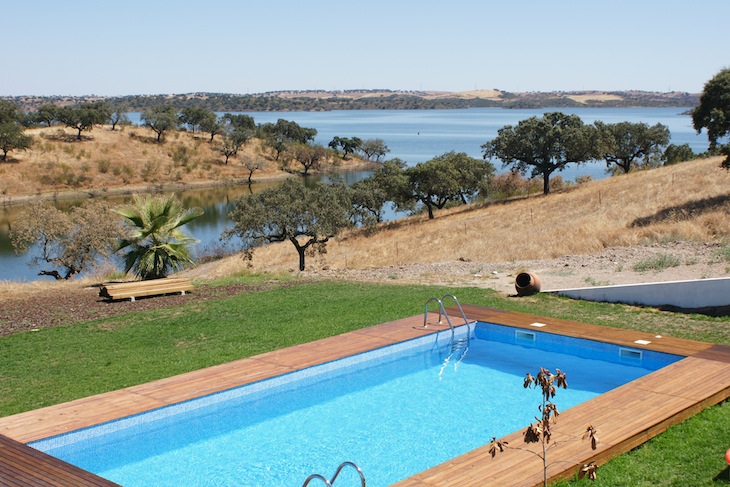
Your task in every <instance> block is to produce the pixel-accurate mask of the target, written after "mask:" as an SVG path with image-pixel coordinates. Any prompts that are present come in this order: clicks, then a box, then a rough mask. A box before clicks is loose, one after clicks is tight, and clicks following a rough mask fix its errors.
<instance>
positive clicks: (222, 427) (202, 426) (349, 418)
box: [31, 323, 681, 487]
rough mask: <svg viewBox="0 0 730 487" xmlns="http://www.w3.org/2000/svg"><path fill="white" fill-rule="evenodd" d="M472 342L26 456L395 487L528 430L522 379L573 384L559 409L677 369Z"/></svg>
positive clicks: (190, 406) (161, 475)
mask: <svg viewBox="0 0 730 487" xmlns="http://www.w3.org/2000/svg"><path fill="white" fill-rule="evenodd" d="M466 328H467V327H466V326H462V327H460V328H459V329H458V330H459V334H461V335H462V336H465V334H466ZM469 334H470V340H469V348H468V350H467V352H466V354H465V356H464V357H463V360H461V361H459V360H458V359H459V357H458V356H455V357H451V358H450V359H449V360H448V361H447V360H446V359H447V357H448V355H449V353H448V352H449V341H450V335H449V333H448V332H446V333H440V334H438V335H437V336H433V335H432V336H429V337H423V338H420V339H416V340H410V341H408V342H404V343H401V344H398V345H394V346H391V347H385V348H382V349H378V350H374V351H372V352H367V353H364V354H360V355H356V356H354V357H350V358H347V359H343V360H338V361H336V362H331V363H328V364H324V365H321V366H317V367H312V368H309V369H305V370H303V371H299V372H295V373H291V374H287V375H284V376H281V377H277V378H274V379H269V380H266V381H261V382H258V383H256V384H252V385H249V386H244V387H241V388H237V389H232V390H230V391H225V392H222V393H219V394H214V395H211V396H207V397H205V398H201V399H196V400H193V401H188V402H185V403H182V404H180V405H176V406H171V407H167V408H162V409H159V410H156V411H153V412H151V413H145V414H141V415H137V416H134V417H130V418H126V419H122V420H118V421H114V422H111V423H107V424H103V425H100V426H96V427H93V428H88V429H85V430H82V431H79V432H75V433H70V434H67V435H62V436H58V437H54V438H50V439H46V440H42V441H39V442H35V443H33V444H31V446H33V447H35V448H37V449H39V450H42V451H45V452H47V453H49V454H51V455H54V456H56V457H58V458H61V459H63V460H65V461H68V462H70V463H72V464H75V465H77V466H79V467H81V468H84V469H86V470H89V471H92V472H94V473H97V474H99V475H101V476H103V477H105V478H108V479H110V480H112V481H115V482H118V483H120V484H122V485H125V486H128V487H131V486H152V485H154V486H164V485H171V486H172V485H175V486H179V485H187V486H193V485H236V486H264V485H266V486H297V487H298V486H300V485H302V483H303V482H304V479H306V477H307V476H308V475H310V474H312V473H321V474H323V475H325V476H326V477H328V478H329V477H331V476H332V474H333V473H334V470H335V469H336V467H337V465H339V464H340V463H341V462H343V461H345V460H350V461H353V462H355V463H357V464H358V465H359V466H360V467H361V468H362V470H363V472H364V474H365V477H366V479H367V483H368V485H369V486H371V487H378V486H386V485H390V484H392V483H394V482H397V481H398V480H401V479H404V478H406V477H409V476H411V475H414V474H416V473H418V472H420V471H422V470H425V469H427V468H430V467H432V466H435V465H437V464H439V463H442V462H444V461H447V460H448V459H450V458H453V457H455V456H457V455H460V454H462V453H465V452H467V451H469V450H472V449H474V448H477V447H479V446H481V445H484V444H486V443H488V442H489V440H490V439H491V437H492V436H497V437H500V436H503V435H506V434H508V433H511V432H513V431H516V430H518V429H521V428H522V427H524V426H526V425H527V424H528V423H529V422H530V421H532V420H533V418H534V416H535V415H537V414H538V411H537V406H538V404H539V403H540V394H539V391H537V390H534V389H527V390H525V389H523V387H522V379H523V377H524V375H525V373H527V372H530V373H532V374H533V375H535V374H536V373H537V371H538V370H539V368H540V367H545V368H548V369H550V370H553V371H554V370H555V368H560V369H561V370H563V371H564V372H566V374H567V379H568V389H565V390H563V389H561V390H559V392H558V393H557V395H556V397H555V399H554V401H555V403H556V404H557V405H558V408H559V409H560V410H561V411H562V410H565V409H567V408H569V407H571V406H574V405H576V404H579V403H581V402H584V401H586V400H588V399H590V398H592V397H595V396H597V395H598V394H601V393H603V392H605V391H608V390H610V389H613V388H615V387H617V386H619V385H621V384H624V383H627V382H630V381H632V380H634V379H636V378H638V377H641V376H642V375H645V374H647V373H649V372H651V371H652V370H656V369H658V368H661V367H663V366H665V365H668V364H669V363H672V362H674V361H676V360H678V359H679V358H681V357H678V356H674V355H667V354H659V353H654V352H647V351H638V350H632V349H626V348H621V347H618V346H614V345H608V344H601V343H598V342H590V341H587V340H579V339H574V338H569V337H560V336H557V335H552V334H549V333H543V332H532V331H527V332H526V331H522V330H516V329H514V328H510V327H505V326H500V325H493V324H487V323H478V324H476V325H472V326H471V329H470V331H469ZM348 476H349V477H351V478H350V479H349V480H347V478H348ZM340 479H342V480H340ZM357 479H358V477H357V474H356V473H355V471H354V470H353V469H345V470H343V472H342V474H341V475H340V477H338V484H342V485H359V483H357Z"/></svg>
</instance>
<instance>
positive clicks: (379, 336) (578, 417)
mask: <svg viewBox="0 0 730 487" xmlns="http://www.w3.org/2000/svg"><path fill="white" fill-rule="evenodd" d="M463 307H464V311H465V312H466V314H467V316H468V318H469V319H477V320H480V321H485V322H490V323H496V324H503V325H508V326H515V327H520V328H528V329H535V328H533V327H531V326H530V325H531V324H532V323H534V322H539V323H545V324H546V325H548V326H546V327H544V328H539V329H538V330H539V331H545V332H548V333H555V334H561V335H570V336H576V337H580V338H588V339H593V340H598V341H604V342H610V343H617V344H620V345H627V346H631V347H634V348H644V349H647V350H657V351H663V352H668V353H675V354H679V355H685V356H687V357H688V358H685V359H683V360H681V361H679V362H676V363H674V364H672V365H669V366H667V367H665V368H664V369H661V370H659V371H657V372H654V373H652V374H649V375H647V376H644V377H642V378H640V379H637V380H635V381H633V382H631V383H630V384H627V385H624V386H621V387H619V388H617V389H614V390H613V391H609V392H607V393H605V394H602V395H601V396H599V397H597V398H595V399H592V400H590V401H588V402H586V403H583V404H581V405H579V406H576V407H574V408H571V409H569V410H567V411H564V412H562V413H561V415H560V419H559V424H558V425H557V426H556V430H555V438H556V439H559V438H561V435H562V437H563V438H564V439H565V441H563V442H560V444H558V446H556V447H555V448H554V450H552V451H551V454H550V455H551V457H552V458H561V460H567V464H565V463H561V466H562V467H561V469H557V468H556V469H555V470H553V469H551V470H550V475H551V476H564V475H569V474H572V473H573V472H575V471H576V469H577V468H579V466H580V464H581V463H585V462H588V461H596V462H597V463H599V464H600V463H604V462H605V461H607V460H608V459H610V458H612V457H613V456H615V455H617V454H620V453H622V452H624V451H628V450H629V449H631V448H634V447H635V446H637V445H639V444H641V443H643V442H645V441H646V440H647V439H649V438H651V437H653V436H656V435H657V434H659V433H661V432H662V431H664V430H665V429H666V428H667V427H669V426H671V425H672V424H676V423H678V422H680V421H681V420H683V419H685V418H686V417H689V416H691V415H692V414H695V413H696V412H698V411H700V410H701V409H703V408H704V407H707V406H709V405H712V404H716V403H718V402H721V401H722V400H724V399H726V398H728V397H730V347H726V346H721V345H713V344H708V343H701V342H694V341H692V340H684V339H676V338H671V337H662V338H661V339H658V338H657V337H655V336H653V335H651V334H648V333H641V332H634V331H630V330H619V329H613V328H607V327H601V326H597V325H590V324H585V323H578V322H573V321H570V320H562V319H555V318H548V317H541V316H535V315H529V314H524V313H515V312H508V311H503V310H496V309H489V308H481V307H476V306H469V305H464V306H463ZM437 316H438V315H437V314H436V313H429V314H428V327H427V328H424V327H423V315H417V316H411V317H408V318H404V319H401V320H397V321H394V322H390V323H385V324H382V325H378V326H373V327H368V328H363V329H359V330H356V331H353V332H350V333H345V334H342V335H337V336H333V337H329V338H325V339H322V340H318V341H315V342H311V343H306V344H302V345H297V346H294V347H290V348H287V349H282V350H276V351H272V352H268V353H264V354H261V355H257V356H255V357H251V358H246V359H241V360H237V361H234V362H229V363H226V364H221V365H218V366H215V367H210V368H207V369H203V370H198V371H194V372H189V373H187V374H181V375H178V376H174V377H170V378H166V379H162V380H158V381H154V382H150V383H147V384H140V385H137V386H132V387H129V388H127V389H122V390H120V391H112V392H108V393H105V394H100V395H98V396H93V397H89V398H83V399H79V400H76V401H71V402H69V403H65V404H59V405H56V406H51V407H48V408H43V409H39V410H36V411H28V412H26V413H21V414H17V415H14V416H9V417H6V418H0V434H1V435H6V436H8V437H11V438H13V439H14V440H19V442H29V441H34V440H37V439H42V438H47V437H50V436H55V435H57V434H61V433H65V432H68V431H72V430H75V429H80V428H83V427H86V426H90V425H94V424H98V423H100V422H105V421H110V420H112V419H117V418H120V417H125V416H129V415H132V414H137V413H139V412H144V411H148V410H150V409H154V408H157V407H160V406H164V405H169V404H174V403H176V402H180V401H185V400H188V399H192V398H194V397H200V396H203V395H207V394H211V393H214V392H219V391H222V390H226V389H230V388H232V387H236V386H239V385H243V384H248V383H251V382H255V381H259V380H262V379H265V378H268V377H272V376H276V375H279V374H282V373H286V372H290V371H293V370H297V369H301V368H304V367H309V366H312V365H317V364H320V363H324V362H329V361H331V360H336V359H338V358H342V357H344V356H349V355H352V354H357V353H362V352H365V351H368V350H372V349H374V348H380V347H383V346H386V345H389V344H392V343H397V342H401V341H404V340H409V339H412V338H417V337H421V336H424V335H426V334H429V333H434V332H436V331H439V330H443V329H448V324H447V323H442V324H440V325H439V324H438V323H437V321H438V318H437ZM450 316H451V317H452V318H453V317H455V316H457V314H456V313H453V310H452V312H451V314H450ZM457 321H458V320H455V318H454V319H452V322H453V323H454V324H457ZM461 321H463V320H461ZM637 339H645V340H649V341H650V342H651V343H649V344H648V345H643V346H642V345H638V344H635V343H634V340H637ZM558 406H559V401H558ZM629 411H630V413H631V414H627V413H628V412H629ZM588 423H591V424H593V425H594V426H596V427H597V428H598V429H599V438H601V443H600V444H599V448H598V449H597V450H596V451H595V452H593V451H591V450H590V448H589V447H588V445H587V443H585V442H582V441H579V439H580V436H581V435H582V434H583V432H584V431H585V428H586V426H587V425H588ZM568 438H569V439H570V440H571V441H568V440H567V439H568ZM0 439H3V437H1V436H0ZM505 439H507V440H508V441H510V443H511V444H513V445H517V444H519V445H520V446H522V445H521V443H522V433H521V431H518V432H515V433H512V434H511V435H508V436H507V437H505ZM14 440H7V441H10V442H13V441H14ZM485 440H486V439H485ZM573 440H574V441H573ZM7 441H6V443H7ZM4 444H5V443H2V442H0V467H2V469H1V471H2V472H3V473H2V475H6V476H7V477H8V479H3V478H2V477H0V483H3V482H5V483H4V484H3V485H6V484H7V485H54V484H53V483H51V484H48V483H43V482H46V481H47V479H48V478H49V477H48V476H51V477H53V478H56V479H57V478H58V477H54V476H58V475H76V473H72V474H69V473H68V467H66V466H65V464H64V463H63V462H61V461H60V460H56V459H53V460H54V461H55V462H58V463H52V464H49V463H47V462H46V461H45V459H41V460H38V458H37V455H36V454H41V453H40V452H36V451H35V450H32V449H27V447H25V446H24V445H22V444H21V443H18V442H15V443H13V447H12V448H10V449H8V448H6V447H5V446H4ZM26 449H27V450H30V452H28V451H27V450H26ZM41 455H44V454H41ZM49 458H52V457H49ZM74 468H75V467H73V468H72V469H71V470H73V469H74ZM59 469H60V470H59ZM88 475H90V476H92V477H95V476H93V474H88ZM92 477H90V478H92ZM87 481H88V480H87ZM94 481H96V480H94ZM12 482H17V483H16V484H13V483H12ZM101 482H102V483H100V484H90V483H86V484H84V483H79V484H75V483H74V485H100V486H101V485H103V486H106V485H113V484H111V483H103V482H105V481H104V480H103V479H101ZM541 482H542V464H541V461H540V460H539V458H537V457H535V456H534V455H532V454H530V453H527V452H524V451H519V450H513V449H509V450H507V451H505V452H504V453H501V454H498V456H497V457H496V458H494V459H492V458H491V456H490V455H489V453H488V452H487V448H486V446H485V447H482V448H478V449H476V450H473V451H471V452H468V453H466V454H465V455H461V456H459V457H457V458H454V459H452V460H449V461H448V462H446V463H444V464H442V465H439V466H436V467H434V468H432V469H429V470H427V471H425V472H421V473H419V474H417V475H415V476H414V477H411V478H409V479H406V480H404V481H402V482H399V483H398V484H396V485H397V486H399V487H426V486H430V487H433V486H439V487H443V486H457V485H458V486H459V487H464V486H484V485H521V486H522V485H537V484H540V483H541Z"/></svg>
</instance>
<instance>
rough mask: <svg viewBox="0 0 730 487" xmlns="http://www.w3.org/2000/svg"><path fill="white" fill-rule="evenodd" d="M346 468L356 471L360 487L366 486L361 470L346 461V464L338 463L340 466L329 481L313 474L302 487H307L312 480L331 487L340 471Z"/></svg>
mask: <svg viewBox="0 0 730 487" xmlns="http://www.w3.org/2000/svg"><path fill="white" fill-rule="evenodd" d="M347 466H349V467H352V468H354V469H355V470H357V474H358V475H359V476H360V486H361V487H366V485H365V475H364V474H363V473H362V470H361V469H360V467H358V466H357V465H356V464H355V463H353V462H350V461H346V462H342V463H340V466H339V467H337V471H335V474H334V475H333V476H332V478H331V479H330V480H327V479H326V478H325V477H324V476H322V475H320V474H318V473H313V474H312V475H310V476H309V477H307V480H305V481H304V484H302V487H307V485H309V482H310V481H312V480H314V479H317V480H321V481H322V482H324V484H325V485H326V486H327V487H332V484H334V483H335V480H337V476H338V475H340V472H341V471H342V469H343V468H345V467H347Z"/></svg>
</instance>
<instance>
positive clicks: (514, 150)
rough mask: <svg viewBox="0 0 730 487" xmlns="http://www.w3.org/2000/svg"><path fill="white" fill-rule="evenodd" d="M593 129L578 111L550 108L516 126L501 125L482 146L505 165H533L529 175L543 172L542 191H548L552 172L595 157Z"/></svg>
mask: <svg viewBox="0 0 730 487" xmlns="http://www.w3.org/2000/svg"><path fill="white" fill-rule="evenodd" d="M594 132H595V129H594V128H593V127H591V126H587V125H585V124H584V123H583V121H581V119H580V117H578V116H577V115H566V114H564V113H561V112H551V113H546V114H545V115H544V116H543V117H541V118H537V117H530V118H528V119H526V120H522V121H521V122H519V123H518V124H517V126H516V127H513V126H511V125H507V126H504V127H502V128H501V129H499V130H498V131H497V137H496V138H494V139H493V140H491V141H489V142H487V143H486V144H484V145H482V150H483V151H484V158H485V159H486V158H493V157H496V158H498V159H500V160H502V165H503V167H510V166H511V167H512V168H513V169H514V170H516V171H518V172H519V173H520V174H523V175H524V174H525V173H526V172H527V169H528V168H531V176H530V177H533V178H534V177H536V176H542V178H543V193H544V194H549V193H550V175H551V174H552V173H553V172H555V171H562V170H563V169H565V167H566V166H567V165H568V164H571V163H576V164H580V163H583V162H586V161H588V160H591V159H595V157H596V150H595V144H594V143H593V138H594Z"/></svg>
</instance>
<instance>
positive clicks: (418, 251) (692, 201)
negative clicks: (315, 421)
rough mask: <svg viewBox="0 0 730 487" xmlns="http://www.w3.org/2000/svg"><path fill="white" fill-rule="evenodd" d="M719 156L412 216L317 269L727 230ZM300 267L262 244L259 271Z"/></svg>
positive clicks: (281, 247) (340, 247) (355, 241)
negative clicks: (556, 190) (545, 192)
mask: <svg viewBox="0 0 730 487" xmlns="http://www.w3.org/2000/svg"><path fill="white" fill-rule="evenodd" d="M719 164H720V158H712V159H701V160H697V161H692V162H687V163H683V164H679V165H676V166H669V167H664V168H660V169H655V170H651V171H644V172H636V173H630V174H628V175H623V176H617V177H612V178H608V179H604V180H600V181H593V182H590V183H587V184H584V185H580V186H578V187H575V188H574V189H572V190H567V191H563V192H560V193H553V194H551V195H549V196H533V197H529V198H524V199H518V200H513V201H509V202H505V203H495V204H489V205H477V206H471V207H466V208H465V207H461V208H454V209H452V210H450V211H440V212H437V213H436V218H435V219H434V220H430V221H429V220H428V219H427V218H426V217H425V216H416V217H411V218H408V219H405V220H403V221H398V222H393V223H389V224H384V225H382V226H381V227H380V228H379V230H378V231H377V232H376V233H374V234H372V235H367V234H365V233H364V232H351V233H347V234H345V235H343V236H341V237H340V238H338V239H336V240H335V241H333V242H331V243H330V244H328V251H327V254H325V255H323V256H319V257H317V258H316V259H312V258H310V259H309V260H308V262H307V264H308V266H310V267H311V268H316V267H324V266H327V267H329V268H331V269H367V268H378V267H387V266H397V265H403V264H409V263H431V262H449V261H451V262H453V261H457V260H469V261H478V262H510V261H515V260H529V259H549V258H555V257H560V256H565V255H576V254H589V253H594V252H597V251H600V250H602V249H604V248H606V247H612V246H634V245H645V244H650V243H653V242H670V241H680V240H694V241H702V242H726V241H727V239H728V238H729V237H730V173H729V172H728V171H725V170H723V169H721V168H720V167H719ZM295 264H296V252H295V250H294V248H293V247H292V245H291V243H288V242H286V243H282V244H276V245H271V246H268V247H266V248H261V249H257V250H256V252H255V254H254V258H253V269H254V270H267V271H272V270H277V269H280V270H287V269H291V268H292V267H294V265H295Z"/></svg>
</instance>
